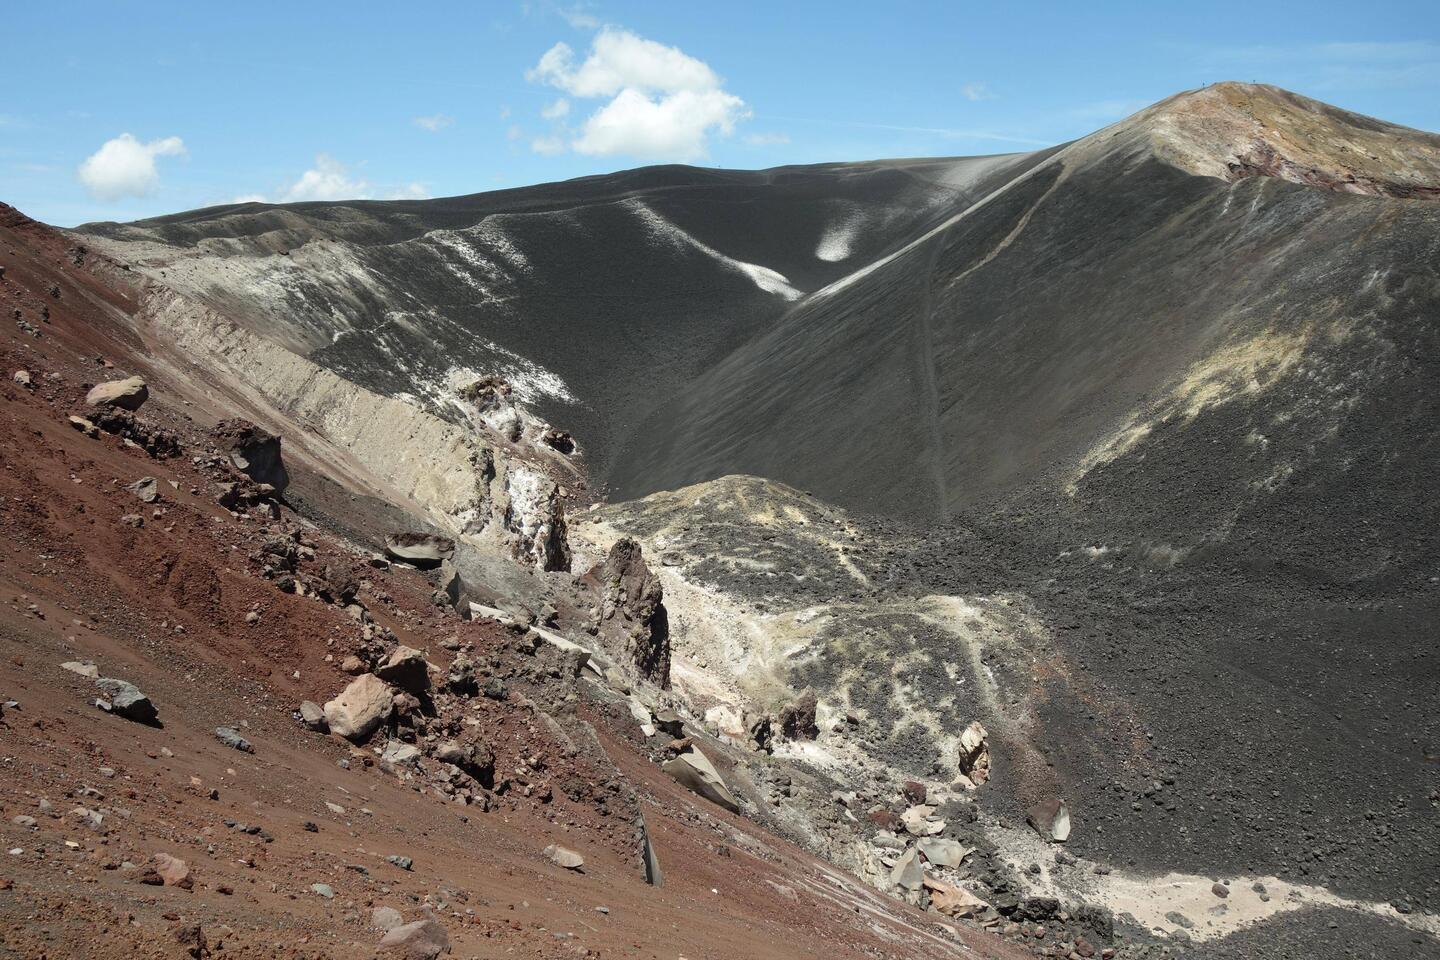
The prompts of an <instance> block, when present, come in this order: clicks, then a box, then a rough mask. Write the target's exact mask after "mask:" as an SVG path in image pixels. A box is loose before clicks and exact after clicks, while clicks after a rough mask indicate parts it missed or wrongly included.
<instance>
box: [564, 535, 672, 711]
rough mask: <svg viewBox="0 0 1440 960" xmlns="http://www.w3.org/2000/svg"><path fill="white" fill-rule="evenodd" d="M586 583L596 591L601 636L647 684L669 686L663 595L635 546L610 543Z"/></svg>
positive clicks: (667, 623) (622, 540)
mask: <svg viewBox="0 0 1440 960" xmlns="http://www.w3.org/2000/svg"><path fill="white" fill-rule="evenodd" d="M585 578H586V580H587V581H588V582H590V583H591V584H592V585H593V586H594V587H595V588H596V589H597V590H599V592H600V622H599V623H598V624H596V627H597V629H598V630H599V632H600V634H601V635H602V637H604V638H605V639H606V641H607V642H608V643H609V645H610V646H611V647H612V648H614V649H615V651H616V653H617V654H618V655H621V656H623V657H624V658H625V659H627V660H629V661H630V662H631V663H633V664H634V665H635V669H636V670H637V671H639V673H640V675H641V676H642V677H644V678H645V679H647V680H650V681H652V682H653V683H655V684H657V685H659V686H661V687H668V686H669V685H670V616H669V613H668V612H667V611H666V609H665V604H664V599H665V591H664V588H663V587H661V585H660V578H659V577H657V576H656V575H655V574H654V573H653V572H652V571H651V570H650V568H649V566H647V565H646V563H645V556H644V551H643V550H642V549H641V546H640V544H639V543H638V542H637V541H635V540H633V539H631V538H630V537H622V538H620V539H619V540H617V541H615V544H614V545H613V546H612V547H611V548H610V553H609V554H608V555H607V556H606V557H605V562H604V563H602V564H599V565H598V566H596V567H594V568H593V569H592V570H591V571H590V572H589V573H588V574H586V577H585Z"/></svg>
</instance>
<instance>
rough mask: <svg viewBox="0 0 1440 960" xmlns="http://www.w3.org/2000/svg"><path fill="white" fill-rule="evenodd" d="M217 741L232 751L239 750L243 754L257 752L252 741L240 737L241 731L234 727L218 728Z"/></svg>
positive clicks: (216, 730) (216, 729)
mask: <svg viewBox="0 0 1440 960" xmlns="http://www.w3.org/2000/svg"><path fill="white" fill-rule="evenodd" d="M215 739H216V740H219V741H220V742H221V743H223V744H225V746H227V747H230V748H231V749H234V750H239V751H240V752H241V753H254V752H255V747H254V746H253V745H252V744H251V743H250V741H249V740H246V739H245V738H244V737H242V736H240V731H238V730H236V729H235V728H234V727H216V728H215Z"/></svg>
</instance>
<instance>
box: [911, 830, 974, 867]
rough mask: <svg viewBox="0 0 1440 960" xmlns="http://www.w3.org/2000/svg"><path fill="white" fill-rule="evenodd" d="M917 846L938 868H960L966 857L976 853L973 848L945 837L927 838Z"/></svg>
mask: <svg viewBox="0 0 1440 960" xmlns="http://www.w3.org/2000/svg"><path fill="white" fill-rule="evenodd" d="M915 845H916V846H917V847H919V849H920V852H921V853H922V854H924V855H925V859H926V860H928V861H929V862H930V863H933V864H935V866H937V867H958V866H960V864H961V863H962V862H963V861H964V860H965V858H966V857H968V856H969V855H970V854H972V853H974V852H975V850H974V848H973V847H967V846H965V845H964V844H963V843H961V842H960V841H958V840H947V839H945V838H943V837H925V838H923V839H921V840H920V841H919V842H918V843H916V844H915Z"/></svg>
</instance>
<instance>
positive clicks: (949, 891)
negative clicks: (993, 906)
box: [924, 877, 989, 918]
mask: <svg viewBox="0 0 1440 960" xmlns="http://www.w3.org/2000/svg"><path fill="white" fill-rule="evenodd" d="M924 883H925V889H926V890H929V891H930V906H932V907H934V908H935V909H936V910H937V911H938V912H940V913H943V914H945V915H946V916H947V917H961V918H965V917H978V916H979V915H980V914H982V913H983V912H985V910H986V909H987V908H988V907H989V904H987V903H986V902H985V901H984V900H981V899H980V898H979V897H977V896H975V895H974V894H973V893H971V892H970V891H969V890H966V889H964V888H963V887H957V886H955V885H954V884H950V883H945V882H944V881H941V880H936V879H935V878H934V877H926V878H925V881H924Z"/></svg>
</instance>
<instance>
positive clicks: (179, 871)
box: [155, 853, 195, 890]
mask: <svg viewBox="0 0 1440 960" xmlns="http://www.w3.org/2000/svg"><path fill="white" fill-rule="evenodd" d="M155 872H156V873H158V874H159V875H160V879H161V880H162V881H163V882H164V884H165V886H167V887H179V888H180V889H182V890H189V889H190V888H191V887H193V886H194V885H195V881H194V879H193V878H192V877H191V876H190V867H189V865H188V864H186V863H185V861H184V860H181V859H180V858H179V857H172V856H171V855H170V854H168V853H157V854H155Z"/></svg>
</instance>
